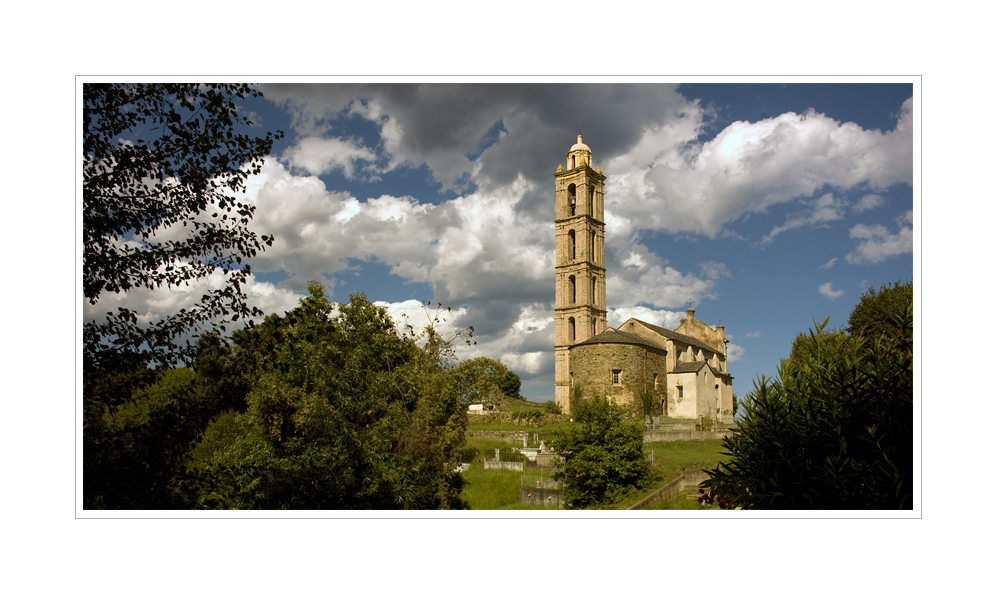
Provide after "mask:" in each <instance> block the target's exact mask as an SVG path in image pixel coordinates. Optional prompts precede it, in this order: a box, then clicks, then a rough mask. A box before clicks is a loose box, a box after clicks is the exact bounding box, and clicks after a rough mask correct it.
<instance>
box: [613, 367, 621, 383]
mask: <svg viewBox="0 0 997 594" xmlns="http://www.w3.org/2000/svg"><path fill="white" fill-rule="evenodd" d="M619 383H620V370H619V369H614V370H613V384H614V385H616V384H619Z"/></svg>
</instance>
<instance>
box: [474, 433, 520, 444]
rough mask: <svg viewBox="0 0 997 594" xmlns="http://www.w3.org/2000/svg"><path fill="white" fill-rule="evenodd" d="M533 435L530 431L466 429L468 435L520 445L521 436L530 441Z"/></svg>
mask: <svg viewBox="0 0 997 594" xmlns="http://www.w3.org/2000/svg"><path fill="white" fill-rule="evenodd" d="M533 435H534V433H533V432H531V431H468V432H467V436H468V437H478V438H481V439H498V440H501V441H508V442H512V443H518V444H520V445H522V443H523V437H526V438H527V441H532V440H533V439H532V436H533Z"/></svg>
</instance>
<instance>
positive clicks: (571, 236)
mask: <svg viewBox="0 0 997 594" xmlns="http://www.w3.org/2000/svg"><path fill="white" fill-rule="evenodd" d="M568 253H569V254H570V255H571V259H572V260H574V259H575V230H574V229H572V230H571V231H568Z"/></svg>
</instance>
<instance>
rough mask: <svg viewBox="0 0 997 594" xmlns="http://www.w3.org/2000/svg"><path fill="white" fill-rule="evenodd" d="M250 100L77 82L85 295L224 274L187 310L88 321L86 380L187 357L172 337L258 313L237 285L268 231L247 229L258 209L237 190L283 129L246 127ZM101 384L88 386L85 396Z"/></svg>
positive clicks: (248, 92)
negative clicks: (243, 106)
mask: <svg viewBox="0 0 997 594" xmlns="http://www.w3.org/2000/svg"><path fill="white" fill-rule="evenodd" d="M257 96H260V93H259V92H257V91H256V90H255V89H253V88H251V87H250V86H249V85H246V84H141V83H140V84H86V85H84V87H83V155H84V157H83V159H84V160H83V293H84V296H85V298H86V299H87V300H88V301H89V302H90V303H91V304H96V303H98V302H99V301H100V299H101V298H102V296H104V295H107V294H114V293H121V292H128V291H130V290H133V289H138V288H145V289H154V288H157V287H162V286H167V287H176V286H181V285H186V284H189V283H190V282H192V281H196V280H198V279H203V278H205V277H207V276H209V275H211V274H212V273H214V272H215V271H216V270H220V271H221V272H222V273H223V274H224V275H225V277H226V282H225V284H224V286H223V287H221V288H218V289H213V290H209V291H207V292H206V293H205V294H204V296H203V297H202V298H201V300H200V302H199V303H197V304H196V305H194V306H193V307H191V308H189V309H184V310H181V311H179V312H177V313H176V314H173V315H171V316H168V317H166V318H165V319H162V320H160V321H158V322H156V323H154V324H147V325H144V324H140V323H139V320H138V316H137V314H136V312H134V311H132V310H130V309H128V308H118V309H117V311H115V312H110V313H108V314H107V315H106V317H105V318H104V319H103V320H93V321H90V322H88V323H86V324H85V325H84V364H85V376H86V371H89V372H93V371H95V370H96V369H97V368H98V367H101V366H103V367H104V371H105V372H107V371H112V370H113V368H115V367H117V368H118V369H119V370H120V369H127V370H132V371H135V370H139V371H141V370H142V368H144V367H145V366H148V365H149V364H150V363H154V364H156V365H159V366H161V367H168V366H172V365H174V364H176V363H178V362H180V361H183V360H189V358H190V356H191V355H192V354H193V346H191V345H187V346H181V345H178V344H176V339H177V338H178V337H181V336H183V335H185V334H188V333H190V332H194V331H196V330H198V329H199V328H202V327H203V326H204V325H205V324H210V323H215V320H216V318H219V317H224V318H225V320H227V321H236V320H239V319H246V318H249V317H252V316H257V315H262V312H259V311H258V310H255V309H254V308H250V307H249V306H248V305H247V303H246V299H245V295H244V294H243V292H242V287H243V285H244V284H245V283H246V280H247V278H248V277H249V273H250V269H249V266H248V264H246V265H244V264H243V258H248V257H251V256H254V255H256V254H257V253H258V252H259V251H261V250H263V249H264V248H265V246H267V245H270V244H271V242H272V240H273V238H272V237H268V236H257V235H256V234H255V233H253V232H252V231H251V230H249V229H248V227H247V224H248V223H249V220H250V219H251V217H252V216H253V212H254V208H255V207H254V206H252V205H251V204H247V203H244V202H241V201H240V200H239V198H238V194H239V193H241V192H243V191H244V190H245V183H246V179H247V177H248V176H250V175H253V174H255V173H258V172H259V170H260V167H261V166H262V164H263V158H264V156H265V155H267V154H268V153H269V151H270V149H271V147H272V145H273V141H274V140H275V139H278V138H281V137H282V136H283V133H282V132H279V131H278V132H276V133H271V132H267V133H266V135H265V136H264V137H262V138H261V137H255V136H252V135H250V134H248V133H246V132H249V131H250V129H251V128H252V126H253V122H252V121H250V120H249V118H248V116H246V115H244V114H243V113H242V112H240V110H239V103H237V101H240V102H241V101H243V100H245V99H246V98H249V97H257ZM219 326H220V327H221V328H222V329H224V321H222V322H220V323H219ZM91 375H92V374H91ZM128 378H129V374H128V373H120V374H119V375H118V376H117V377H116V378H115V379H114V380H113V381H112V382H111V383H112V384H118V385H121V384H124V383H127V382H126V381H125V380H127V379H128ZM98 379H104V378H96V377H91V380H93V381H90V382H88V384H87V387H88V388H89V389H88V390H87V391H88V392H90V393H91V394H93V393H94V392H96V391H99V388H101V384H100V383H99V382H98V381H97V380H98ZM105 387H106V386H105ZM105 391H108V390H105ZM125 391H126V392H127V390H125Z"/></svg>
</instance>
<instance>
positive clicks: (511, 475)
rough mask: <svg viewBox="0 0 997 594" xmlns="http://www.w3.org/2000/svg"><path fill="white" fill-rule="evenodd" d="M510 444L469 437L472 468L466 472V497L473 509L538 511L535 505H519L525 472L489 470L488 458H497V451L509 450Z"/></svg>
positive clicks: (468, 446)
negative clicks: (520, 484) (486, 460)
mask: <svg viewBox="0 0 997 594" xmlns="http://www.w3.org/2000/svg"><path fill="white" fill-rule="evenodd" d="M511 445H515V444H510V443H509V442H507V441H501V440H497V439H480V438H472V437H469V438H468V439H467V449H466V450H465V451H466V452H468V453H469V454H470V453H471V452H472V451H473V452H474V453H473V454H472V455H473V457H472V458H471V459H470V464H471V468H470V469H468V470H465V471H464V473H463V475H464V480H465V481H466V483H465V485H464V492H463V497H464V500H465V501H467V503H468V504H469V505H470V506H471V509H525V510H538V509H540V508H537V507H535V506H532V505H528V504H523V503H520V502H519V483H520V477H522V476H523V473H522V472H516V471H512V470H485V463H484V459H485V458H493V457H494V456H495V448H508V447H510V446H511Z"/></svg>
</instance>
